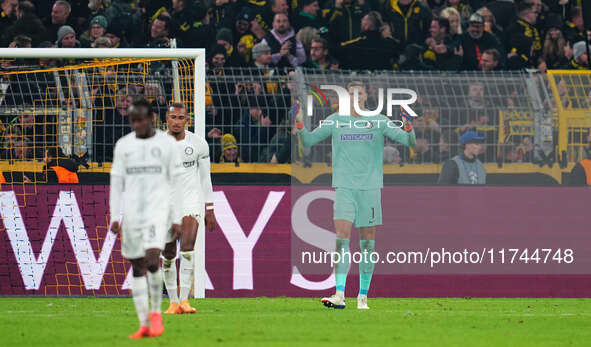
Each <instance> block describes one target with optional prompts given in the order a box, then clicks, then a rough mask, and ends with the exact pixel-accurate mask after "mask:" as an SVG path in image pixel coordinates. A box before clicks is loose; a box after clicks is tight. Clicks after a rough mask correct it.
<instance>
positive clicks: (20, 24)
mask: <svg viewBox="0 0 591 347" xmlns="http://www.w3.org/2000/svg"><path fill="white" fill-rule="evenodd" d="M16 17H17V20H16V22H15V23H14V24H13V25H12V26H10V27H9V28H7V29H6V30H3V31H2V34H1V35H2V44H3V45H8V43H10V42H11V41H12V39H13V38H14V37H15V36H16V35H26V36H28V37H30V38H31V40H32V42H31V44H32V46H33V47H38V46H39V44H40V43H41V42H43V41H44V40H45V39H46V30H45V26H44V25H43V22H42V21H41V20H40V19H39V18H38V17H37V15H36V13H35V6H34V5H33V4H32V3H31V2H30V1H21V2H20V3H19V6H18V10H17V12H16Z"/></svg>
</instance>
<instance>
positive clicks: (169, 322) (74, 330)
mask: <svg viewBox="0 0 591 347" xmlns="http://www.w3.org/2000/svg"><path fill="white" fill-rule="evenodd" d="M192 303H193V304H194V305H195V306H196V307H197V309H198V313H197V314H194V315H176V316H165V318H164V325H165V328H166V331H165V333H164V335H163V336H161V337H159V338H155V339H142V340H141V341H130V340H128V338H127V335H128V334H130V333H132V332H134V331H135V329H136V328H137V326H138V322H137V318H136V314H135V310H134V307H133V302H132V300H131V298H21V297H19V298H0V336H1V339H2V345H4V346H60V347H62V346H139V345H142V346H157V345H158V346H165V345H167V346H203V345H240V346H247V345H257V346H258V345H262V344H266V345H273V346H276V345H296V344H306V345H319V344H324V345H335V346H336V345H340V346H342V345H397V346H401V345H427V346H442V345H451V346H476V345H478V346H480V345H482V346H506V345H514V346H570V345H589V344H590V343H591V300H588V299H383V298H382V299H374V298H370V300H369V305H370V307H371V310H369V311H358V310H357V306H356V304H357V303H356V300H355V298H349V299H348V303H349V306H348V307H347V308H346V309H344V310H335V309H328V308H325V307H323V306H321V303H320V301H319V300H318V299H311V298H252V299H238V298H235V299H206V300H193V301H192ZM167 305H168V300H167V299H164V300H163V309H165V308H166V307H165V306H167Z"/></svg>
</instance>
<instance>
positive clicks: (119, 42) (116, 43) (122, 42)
mask: <svg viewBox="0 0 591 347" xmlns="http://www.w3.org/2000/svg"><path fill="white" fill-rule="evenodd" d="M105 37H106V38H108V39H109V40H110V41H111V48H127V47H129V43H128V42H127V40H126V39H125V38H121V37H120V36H118V35H115V34H114V33H112V32H110V33H106V34H105Z"/></svg>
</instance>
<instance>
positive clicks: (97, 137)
mask: <svg viewBox="0 0 591 347" xmlns="http://www.w3.org/2000/svg"><path fill="white" fill-rule="evenodd" d="M133 94H134V92H132V91H131V90H130V91H127V90H125V89H120V90H119V91H117V94H116V95H115V109H114V110H113V109H112V107H113V105H112V104H111V105H107V107H104V106H103V107H100V105H99V107H97V108H96V110H95V112H94V118H95V119H94V121H93V124H92V125H93V131H92V136H93V145H94V151H93V153H94V161H96V162H99V163H103V162H112V161H113V149H114V147H115V143H116V142H117V140H119V139H120V138H121V137H123V136H124V135H126V134H128V133H130V132H131V128H130V127H129V119H128V118H127V114H128V109H129V106H131V103H132V101H133V97H132V96H131V95H133ZM105 99H107V98H105Z"/></svg>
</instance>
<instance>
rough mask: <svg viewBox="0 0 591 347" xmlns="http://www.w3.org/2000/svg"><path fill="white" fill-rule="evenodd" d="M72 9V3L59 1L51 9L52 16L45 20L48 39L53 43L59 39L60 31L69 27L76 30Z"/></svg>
mask: <svg viewBox="0 0 591 347" xmlns="http://www.w3.org/2000/svg"><path fill="white" fill-rule="evenodd" d="M71 11H72V7H71V6H70V3H69V2H67V1H65V0H57V1H56V2H55V3H54V4H53V7H52V8H51V15H50V16H49V17H47V18H46V19H45V22H44V24H45V28H46V29H47V38H48V39H49V40H50V41H51V42H53V41H56V40H57V38H58V30H59V29H60V28H61V27H62V26H64V25H68V26H70V28H72V30H75V29H74V28H76V23H74V22H73V21H72V19H71V18H70V13H71Z"/></svg>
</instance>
